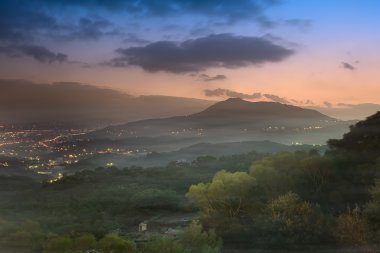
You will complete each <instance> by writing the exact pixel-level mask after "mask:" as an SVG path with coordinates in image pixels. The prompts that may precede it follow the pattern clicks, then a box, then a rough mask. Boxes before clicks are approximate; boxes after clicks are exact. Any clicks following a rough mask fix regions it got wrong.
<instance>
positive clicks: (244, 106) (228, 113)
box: [194, 98, 331, 120]
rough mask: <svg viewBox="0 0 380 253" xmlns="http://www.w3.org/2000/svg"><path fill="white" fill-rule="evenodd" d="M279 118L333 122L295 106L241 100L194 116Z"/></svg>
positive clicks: (228, 102) (219, 103)
mask: <svg viewBox="0 0 380 253" xmlns="http://www.w3.org/2000/svg"><path fill="white" fill-rule="evenodd" d="M239 115H240V116H242V115H246V116H245V117H256V116H258V117H279V118H286V117H288V118H289V119H290V118H319V119H321V120H331V118H329V117H327V116H326V115H323V114H322V113H320V112H318V111H315V110H310V109H305V108H301V107H297V106H293V105H287V104H281V103H277V102H265V101H259V102H250V101H246V100H243V99H241V98H229V99H227V100H224V101H221V102H218V103H216V104H214V105H212V106H210V107H209V108H207V109H206V110H204V111H202V112H200V113H197V114H194V116H198V117H215V116H216V117H220V116H224V117H232V118H234V117H238V116H239Z"/></svg>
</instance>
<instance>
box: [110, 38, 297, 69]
mask: <svg viewBox="0 0 380 253" xmlns="http://www.w3.org/2000/svg"><path fill="white" fill-rule="evenodd" d="M116 52H117V53H118V54H119V55H120V56H119V57H116V58H114V59H112V60H111V61H109V62H107V64H108V65H110V66H114V67H126V66H138V67H141V68H142V69H144V70H145V71H148V72H158V71H166V72H171V73H177V74H180V73H191V72H200V71H204V70H206V69H209V68H216V67H224V68H237V67H244V66H249V65H260V64H264V63H267V62H280V61H283V60H284V59H286V58H287V57H289V56H290V55H292V54H294V51H293V50H291V49H288V48H285V47H283V46H281V45H277V44H274V43H273V42H271V41H269V40H266V39H264V38H260V37H247V36H235V35H232V34H216V35H210V36H207V37H202V38H198V39H194V40H186V41H183V42H179V43H178V42H173V41H159V42H154V43H150V44H148V45H146V46H143V47H130V48H125V49H123V48H119V49H117V50H116Z"/></svg>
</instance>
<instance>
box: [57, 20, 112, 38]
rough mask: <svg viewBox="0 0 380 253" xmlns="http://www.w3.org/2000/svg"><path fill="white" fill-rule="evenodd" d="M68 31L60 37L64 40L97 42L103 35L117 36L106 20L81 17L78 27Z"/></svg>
mask: <svg viewBox="0 0 380 253" xmlns="http://www.w3.org/2000/svg"><path fill="white" fill-rule="evenodd" d="M67 30H68V31H67V32H66V33H65V34H64V35H63V36H62V37H63V38H66V39H92V40H97V39H99V38H101V37H102V36H104V35H115V34H118V33H117V31H115V30H114V28H113V24H112V23H111V22H110V21H108V20H107V19H104V18H100V17H96V18H89V17H82V18H80V19H79V21H78V25H76V26H72V27H70V28H68V29H67Z"/></svg>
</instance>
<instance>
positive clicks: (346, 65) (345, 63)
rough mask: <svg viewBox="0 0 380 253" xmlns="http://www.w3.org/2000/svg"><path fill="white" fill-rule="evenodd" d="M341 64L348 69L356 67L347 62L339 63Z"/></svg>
mask: <svg viewBox="0 0 380 253" xmlns="http://www.w3.org/2000/svg"><path fill="white" fill-rule="evenodd" d="M341 66H342V67H343V68H344V69H348V70H355V69H356V67H355V66H353V65H352V64H350V63H348V62H342V63H341Z"/></svg>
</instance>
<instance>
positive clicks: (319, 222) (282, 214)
mask: <svg viewBox="0 0 380 253" xmlns="http://www.w3.org/2000/svg"><path fill="white" fill-rule="evenodd" d="M267 210H268V214H269V217H268V221H269V222H270V223H272V224H273V225H272V226H270V227H272V228H274V229H275V231H268V232H270V233H272V234H273V233H274V234H277V236H279V237H283V240H282V242H285V243H286V244H319V243H320V242H321V240H325V239H326V235H328V234H329V229H328V226H327V223H326V219H325V218H324V216H323V213H322V211H321V210H320V208H319V206H318V205H314V204H311V203H309V202H304V201H302V200H301V199H300V197H299V196H298V195H297V194H295V193H292V192H289V193H287V194H285V195H282V196H279V197H278V198H277V199H275V200H273V201H271V202H269V203H268V206H267Z"/></svg>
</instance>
